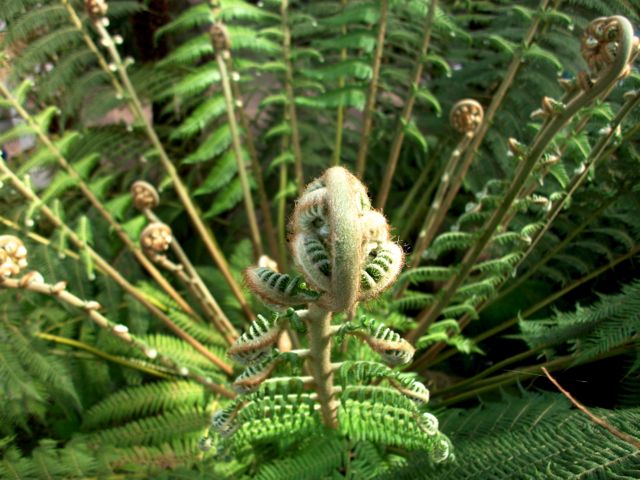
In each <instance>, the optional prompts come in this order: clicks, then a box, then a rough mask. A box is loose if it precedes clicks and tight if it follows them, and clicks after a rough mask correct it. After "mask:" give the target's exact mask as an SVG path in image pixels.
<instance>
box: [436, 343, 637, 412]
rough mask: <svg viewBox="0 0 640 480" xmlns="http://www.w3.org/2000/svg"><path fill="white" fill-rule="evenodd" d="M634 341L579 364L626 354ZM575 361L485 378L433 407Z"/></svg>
mask: <svg viewBox="0 0 640 480" xmlns="http://www.w3.org/2000/svg"><path fill="white" fill-rule="evenodd" d="M636 339H637V338H636V337H631V338H630V339H629V341H627V342H625V343H624V344H623V345H620V346H618V347H616V348H613V349H611V350H609V351H607V352H604V353H602V354H600V355H598V356H597V357H594V358H591V359H589V360H587V361H586V362H583V363H581V365H584V364H586V363H591V362H596V361H599V360H604V359H607V358H611V357H615V356H616V355H620V354H624V353H627V352H628V351H629V350H632V349H633V345H632V344H633V342H634V341H635V340H636ZM575 361H576V359H575V356H573V355H566V356H563V357H558V358H555V359H553V360H549V361H547V362H543V363H540V364H536V365H531V366H528V367H524V368H521V369H519V370H515V371H510V372H506V373H503V374H501V375H496V376H495V377H490V378H486V379H484V380H481V381H479V382H478V384H479V385H478V386H476V388H473V389H471V390H467V391H465V392H463V393H460V394H458V395H455V396H453V397H450V398H447V399H444V400H440V401H438V400H435V401H434V406H438V407H445V406H449V405H452V404H455V403H459V402H461V401H463V400H468V399H469V398H473V397H476V396H478V395H480V394H481V393H486V392H490V391H492V390H495V389H496V388H499V387H504V386H507V385H510V384H512V383H514V382H517V381H519V380H521V379H522V378H523V377H524V378H526V377H527V376H539V373H538V372H540V370H541V369H542V368H543V367H544V368H547V369H548V370H549V371H555V370H559V369H561V368H565V367H569V366H571V365H575Z"/></svg>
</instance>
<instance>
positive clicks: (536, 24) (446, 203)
mask: <svg viewBox="0 0 640 480" xmlns="http://www.w3.org/2000/svg"><path fill="white" fill-rule="evenodd" d="M548 3H549V1H548V0H542V1H541V2H540V5H539V7H538V9H539V10H540V11H543V10H545V9H546V8H547V5H548ZM534 18H535V19H534V20H533V22H532V23H531V26H530V27H529V30H528V31H527V33H526V34H525V38H524V40H523V49H527V48H529V47H530V46H531V44H532V43H533V40H534V38H535V36H536V34H537V32H538V29H539V28H540V17H539V16H537V15H536V16H535V17H534ZM523 55H524V50H522V51H520V52H516V53H515V54H514V56H513V59H512V60H511V63H510V64H509V66H508V67H507V71H506V73H505V75H504V78H503V79H502V82H501V83H500V86H499V87H498V90H497V91H496V93H495V95H494V96H493V97H492V99H491V103H490V104H489V107H487V110H486V112H485V113H484V118H483V120H482V123H481V124H480V126H479V127H478V128H477V130H476V132H475V135H474V137H473V140H472V141H471V143H470V144H469V147H468V148H467V150H466V153H465V155H464V157H463V158H462V160H461V163H460V168H459V170H458V171H457V173H456V174H455V176H454V177H453V179H452V181H451V185H450V187H449V190H448V191H447V193H446V195H445V197H444V198H443V200H442V203H441V205H440V210H439V212H438V214H437V215H436V216H435V217H434V218H433V220H432V226H431V227H430V230H432V231H433V232H434V233H433V234H435V232H438V230H439V229H440V227H441V226H442V222H443V221H444V219H445V218H446V214H447V212H448V211H449V209H450V208H451V205H452V204H453V201H454V199H455V198H456V196H457V195H458V191H459V190H460V187H461V186H462V182H463V180H464V177H465V176H466V174H467V171H468V170H469V168H470V167H471V164H472V163H473V159H474V157H475V155H476V153H477V152H478V148H479V147H480V144H481V143H482V140H484V137H485V135H486V134H487V132H488V130H489V127H490V125H491V124H492V122H493V118H494V117H495V114H496V112H497V111H498V108H500V105H502V102H503V101H504V98H505V96H506V94H507V92H508V91H509V89H510V88H511V85H512V84H513V81H514V80H515V77H516V74H517V73H518V70H519V69H520V67H521V65H522V57H523ZM430 235H432V234H431V232H430ZM429 241H430V240H429ZM427 247H428V242H427Z"/></svg>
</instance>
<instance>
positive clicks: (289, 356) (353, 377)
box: [212, 167, 449, 459]
mask: <svg viewBox="0 0 640 480" xmlns="http://www.w3.org/2000/svg"><path fill="white" fill-rule="evenodd" d="M291 232H292V235H291V238H290V247H291V252H292V255H293V259H294V262H295V265H296V266H297V268H298V271H299V272H300V274H301V275H295V274H281V273H278V272H276V271H273V270H271V269H269V268H266V267H261V266H258V267H251V268H249V269H247V271H246V272H245V280H246V284H247V285H248V287H249V288H250V289H251V290H252V291H253V292H254V293H255V294H256V295H257V296H258V297H259V298H260V299H261V300H262V301H263V302H264V303H265V304H266V305H267V306H269V307H271V308H272V309H274V310H276V311H282V310H284V309H286V308H287V307H289V308H288V310H287V312H286V313H285V314H277V315H274V316H273V317H272V318H271V319H267V318H265V317H263V316H258V319H257V320H255V321H254V322H253V324H252V325H251V327H250V328H249V330H248V331H247V332H245V333H244V334H243V335H241V336H240V338H239V339H238V340H237V341H236V343H235V344H234V345H233V346H232V347H231V348H230V349H229V356H230V357H231V358H232V359H233V360H236V361H238V362H239V363H242V364H243V365H245V366H246V369H245V370H244V372H243V373H241V374H240V376H238V377H237V379H236V380H235V382H234V388H235V389H236V391H237V392H238V393H240V394H241V395H243V397H242V399H239V400H237V401H236V402H234V404H233V405H231V406H230V407H228V408H226V409H225V410H221V411H220V412H218V413H217V414H216V415H215V416H214V419H213V422H212V428H214V429H215V430H217V431H218V432H219V433H220V435H221V436H223V437H229V436H231V434H232V433H235V435H234V436H233V438H238V439H240V440H242V439H249V440H259V439H261V440H265V439H275V438H277V437H278V435H280V434H282V433H283V432H284V431H286V432H287V434H288V435H290V434H291V433H292V432H293V433H295V432H297V433H299V434H303V433H306V434H309V433H312V432H321V431H322V429H321V426H320V425H321V424H324V426H325V427H329V428H330V429H335V430H337V431H338V432H339V433H341V434H344V435H347V436H349V437H351V438H353V439H356V440H357V439H362V440H365V439H366V440H373V441H377V442H380V443H383V444H393V445H399V446H404V447H406V448H421V449H426V450H430V451H432V452H436V453H437V456H439V459H443V457H445V456H446V454H447V453H448V451H449V443H448V440H447V439H446V438H445V437H443V436H442V435H441V434H440V433H439V432H438V430H437V421H435V422H434V421H432V420H431V419H432V416H430V415H428V414H427V416H424V415H423V414H424V412H423V411H422V409H423V408H424V406H425V404H426V403H427V402H428V400H429V391H428V390H427V388H426V387H425V386H424V385H423V384H422V383H420V382H418V381H416V380H415V379H414V378H413V377H412V376H411V375H408V374H405V373H401V372H398V371H396V370H393V369H392V368H390V367H388V366H386V365H384V364H382V363H377V362H351V361H347V362H343V363H336V362H333V361H332V348H331V347H332V340H333V337H334V336H336V337H337V339H339V340H340V339H342V338H343V336H344V335H346V334H349V335H351V336H353V337H354V338H356V339H358V340H360V341H361V342H362V343H363V344H366V345H368V346H369V347H370V348H371V349H372V350H373V351H375V352H377V353H378V354H379V355H380V356H381V357H382V359H383V360H384V362H385V363H387V364H389V365H391V366H396V365H405V364H407V363H409V362H410V361H411V359H412V357H413V353H414V348H413V347H412V346H411V344H409V343H408V342H407V341H406V340H404V339H403V338H402V337H401V336H400V335H399V334H398V333H396V332H394V331H393V330H391V329H389V328H387V327H386V326H385V325H383V324H382V323H379V322H376V321H374V320H372V319H367V318H365V317H361V318H360V319H358V320H357V321H351V322H346V323H343V324H342V325H335V326H334V325H332V319H333V317H334V315H335V314H338V313H346V314H349V315H351V314H353V313H354V312H355V308H356V305H357V303H358V302H361V301H366V300H369V299H371V298H373V297H375V296H377V295H379V294H381V293H382V292H383V291H384V290H386V289H387V288H388V287H390V286H391V284H392V283H393V282H394V280H395V279H396V277H397V276H398V274H399V273H400V270H401V268H402V264H403V260H404V255H403V252H402V249H401V248H400V247H399V246H398V245H397V244H396V243H395V242H393V240H392V239H391V235H390V230H389V225H388V224H387V220H386V218H385V217H384V215H383V214H382V213H381V212H378V211H376V210H373V209H372V208H371V202H370V200H369V198H368V196H367V192H366V189H365V187H364V186H363V185H362V184H361V183H360V181H359V180H358V179H356V178H355V177H354V176H353V175H352V174H351V173H349V172H348V171H347V170H345V169H344V168H342V167H333V168H330V169H329V170H327V171H326V172H325V174H324V175H323V176H321V177H320V178H318V179H316V180H314V181H312V182H311V183H310V184H309V185H308V186H307V187H306V189H305V190H304V193H303V194H302V196H301V197H300V199H299V200H298V202H297V203H296V208H295V210H294V213H293V216H292V221H291ZM305 304H306V305H308V308H307V309H305V310H298V311H295V310H294V309H293V308H290V307H296V306H302V305H305ZM300 320H302V321H303V322H304V326H303V325H301V324H300V323H301V322H300ZM288 327H291V328H292V329H293V330H295V331H296V332H298V333H305V334H306V336H307V340H308V346H309V347H308V349H302V350H294V351H291V352H282V353H281V352H278V351H277V350H275V345H276V344H277V342H278V339H279V337H280V335H281V334H282V333H283V332H284V331H285V329H286V328H288ZM303 362H306V367H307V369H308V372H309V373H310V374H311V375H310V376H299V375H300V372H297V373H298V376H293V377H278V376H277V375H275V376H274V373H275V372H277V370H278V369H279V366H280V365H281V364H282V363H289V364H290V369H292V370H294V371H295V370H299V369H300V367H301V366H302V363H303ZM271 376H273V378H269V377H271ZM334 377H335V378H337V379H338V380H337V384H336V381H335V380H334ZM371 380H376V381H377V382H376V384H375V385H358V384H359V383H362V382H369V381H371ZM381 382H382V383H381ZM310 388H312V389H313V390H314V391H315V392H314V393H308V392H307V391H306V390H308V389H310ZM381 415H382V416H384V418H388V420H389V421H388V422H387V421H385V422H380V421H379V419H380V418H382V417H380V416H381ZM433 418H435V417H433ZM285 427H286V428H285ZM400 428H401V429H402V431H403V435H399V430H398V429H400ZM405 429H408V430H407V435H406V437H405V436H404V430H405ZM240 440H239V441H240ZM443 452H444V453H443Z"/></svg>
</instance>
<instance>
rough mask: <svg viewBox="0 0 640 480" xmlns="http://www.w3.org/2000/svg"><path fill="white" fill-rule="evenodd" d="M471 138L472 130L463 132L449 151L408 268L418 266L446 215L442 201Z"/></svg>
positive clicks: (455, 175) (456, 173) (457, 173)
mask: <svg viewBox="0 0 640 480" xmlns="http://www.w3.org/2000/svg"><path fill="white" fill-rule="evenodd" d="M472 138H473V133H472V132H467V133H465V135H464V136H463V137H462V139H461V140H460V142H458V144H457V145H456V147H455V148H454V149H453V151H452V152H451V155H450V156H449V160H447V163H446V166H445V168H444V172H443V173H442V175H441V176H440V184H439V185H438V190H437V191H436V194H435V197H434V199H433V200H432V202H431V206H430V207H429V212H428V213H427V216H426V217H425V219H424V223H423V224H422V227H421V228H420V233H419V234H418V241H417V242H416V245H415V247H414V248H413V253H412V254H411V260H409V262H408V266H409V268H415V267H416V266H418V264H419V263H420V259H421V258H422V254H423V253H424V251H425V250H426V249H427V247H428V246H429V245H430V244H431V241H432V240H433V238H434V237H435V236H436V233H437V231H438V229H439V228H440V224H441V223H442V220H443V219H444V217H445V215H446V210H445V209H444V208H443V202H444V200H445V197H446V195H447V194H448V193H449V191H450V188H451V183H452V182H455V181H456V180H455V179H456V178H457V175H459V170H458V168H459V164H460V157H461V156H462V154H463V153H464V152H465V150H466V149H467V147H468V146H469V142H470V141H471V140H472Z"/></svg>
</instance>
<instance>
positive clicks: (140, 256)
mask: <svg viewBox="0 0 640 480" xmlns="http://www.w3.org/2000/svg"><path fill="white" fill-rule="evenodd" d="M0 93H1V94H2V96H4V97H5V98H6V99H7V101H9V103H11V106H12V107H13V108H14V109H15V110H16V112H18V114H19V115H20V116H21V117H22V118H23V119H24V121H25V122H27V125H29V127H30V128H31V129H32V130H33V131H34V133H35V134H36V136H37V137H38V139H39V140H40V141H41V142H42V144H43V145H44V146H45V147H46V148H47V150H49V151H50V152H51V153H52V154H53V156H54V157H55V158H56V160H57V162H58V164H59V165H60V166H61V167H62V168H63V170H64V171H65V172H66V173H67V174H68V175H69V176H70V177H71V178H73V180H74V181H75V182H76V183H77V185H78V188H79V189H80V191H81V192H82V194H83V195H84V196H85V197H86V198H87V200H89V203H91V205H92V206H93V207H94V208H95V209H96V210H97V211H98V213H100V215H101V216H102V218H104V219H105V220H106V221H107V223H108V224H109V226H110V227H111V228H113V230H114V231H115V232H116V235H118V238H119V239H120V240H121V241H122V243H124V245H125V246H126V247H127V249H128V250H129V251H130V252H131V253H132V254H133V255H134V257H136V260H137V261H138V262H139V263H140V265H142V266H143V267H144V268H145V270H147V272H149V274H150V275H151V276H152V277H153V279H154V280H155V281H156V282H158V285H160V287H161V288H162V289H163V290H164V291H165V292H167V294H168V295H169V296H170V297H171V298H172V299H173V300H174V301H175V302H176V303H177V304H178V305H179V306H180V308H182V309H183V310H184V311H185V312H187V313H188V314H190V315H194V311H193V309H192V308H191V306H190V305H189V304H188V303H187V302H186V301H185V299H184V298H182V296H181V295H180V294H179V293H178V292H177V291H176V290H175V289H174V288H173V286H172V285H171V284H170V283H169V282H168V281H167V280H166V279H165V278H164V277H163V276H162V274H161V273H160V272H159V271H158V269H157V268H156V267H155V266H154V265H153V263H151V262H150V261H149V259H148V258H147V257H146V256H145V255H144V253H142V251H141V250H140V248H139V247H138V246H137V245H136V244H135V243H134V242H133V241H132V240H131V238H129V235H127V233H126V232H125V231H124V228H122V225H120V224H119V223H118V222H117V221H116V220H115V219H114V218H113V216H112V215H111V214H110V213H109V212H108V211H107V209H106V208H105V206H104V205H103V204H102V202H101V201H100V200H99V199H98V198H97V197H96V196H95V195H94V193H93V192H92V191H91V189H90V188H89V186H88V185H87V184H86V183H85V182H84V180H83V179H82V177H80V175H79V174H78V172H76V171H75V169H74V168H73V167H72V166H71V164H69V162H68V161H67V160H66V158H65V157H64V155H63V154H62V152H60V150H59V149H58V147H56V146H55V145H54V144H53V142H52V141H51V140H50V139H49V137H48V136H47V135H46V134H45V132H43V131H42V129H41V128H40V126H39V125H38V124H37V122H36V121H35V120H34V119H33V117H32V116H31V115H29V112H27V111H26V110H25V109H24V108H23V107H22V105H20V103H19V102H18V100H17V99H16V98H15V97H14V96H13V95H12V94H11V92H9V90H8V89H7V87H5V85H4V84H3V83H2V82H0Z"/></svg>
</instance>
